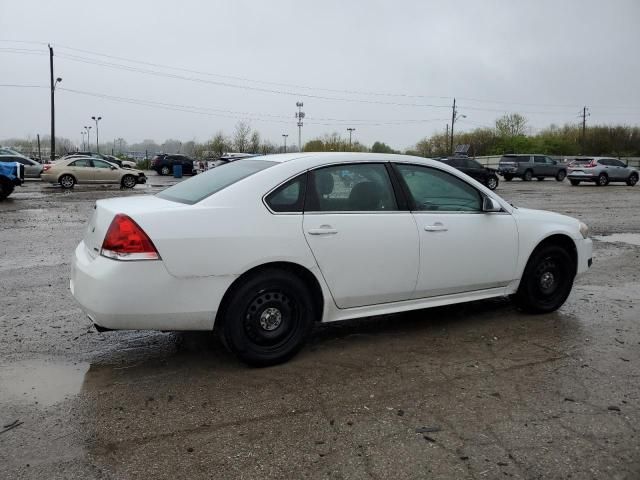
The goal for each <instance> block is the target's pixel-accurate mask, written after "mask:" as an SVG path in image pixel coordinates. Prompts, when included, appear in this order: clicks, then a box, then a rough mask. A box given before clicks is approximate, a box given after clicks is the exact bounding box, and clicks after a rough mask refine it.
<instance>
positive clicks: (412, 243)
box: [303, 163, 419, 308]
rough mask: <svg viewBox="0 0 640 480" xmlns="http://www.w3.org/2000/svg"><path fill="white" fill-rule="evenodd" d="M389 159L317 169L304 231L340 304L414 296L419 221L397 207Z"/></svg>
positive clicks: (307, 202) (312, 175)
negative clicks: (388, 163) (379, 161)
mask: <svg viewBox="0 0 640 480" xmlns="http://www.w3.org/2000/svg"><path fill="white" fill-rule="evenodd" d="M387 168H388V167H387V166H386V164H384V163H356V164H341V165H334V166H328V167H323V168H320V169H317V170H313V171H311V172H310V174H309V183H308V189H307V195H306V200H305V209H304V210H305V211H304V221H303V229H304V235H305V238H306V240H307V243H308V244H309V247H310V248H311V251H312V252H313V255H314V257H315V259H316V262H317V264H318V267H319V268H320V271H321V272H322V275H323V277H324V279H325V281H326V283H327V285H328V287H329V290H330V291H331V294H332V296H333V299H334V301H335V303H336V305H337V306H338V308H352V307H359V306H364V305H374V304H379V303H386V302H397V301H402V300H408V299H410V298H411V297H412V295H413V291H414V288H415V285H416V280H417V276H418V258H419V252H418V249H419V240H418V233H417V230H416V225H415V220H414V219H413V216H412V215H411V213H410V212H409V211H406V210H404V211H402V210H400V209H399V207H398V201H397V197H396V193H395V192H394V189H393V187H392V184H391V181H390V177H389V173H388V170H387Z"/></svg>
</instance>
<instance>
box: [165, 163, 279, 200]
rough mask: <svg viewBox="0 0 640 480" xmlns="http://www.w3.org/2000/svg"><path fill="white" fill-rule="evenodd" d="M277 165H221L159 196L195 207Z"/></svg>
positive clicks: (168, 189) (170, 188)
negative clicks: (212, 196) (200, 202)
mask: <svg viewBox="0 0 640 480" xmlns="http://www.w3.org/2000/svg"><path fill="white" fill-rule="evenodd" d="M275 164H276V162H269V161H265V160H243V161H242V162H232V163H228V164H226V165H220V166H219V167H216V168H214V169H211V170H209V171H207V172H206V173H202V174H200V175H196V176H195V177H191V178H190V179H188V180H185V181H183V182H180V183H178V184H176V185H174V186H172V187H169V188H167V189H166V190H163V191H162V192H160V193H158V194H157V196H158V197H160V198H164V199H165V200H171V201H173V202H179V203H186V204H188V205H193V204H194V203H198V202H199V201H201V200H204V199H205V198H207V197H208V196H210V195H213V194H214V193H216V192H219V191H220V190H222V189H224V188H226V187H228V186H229V185H232V184H234V183H236V182H238V181H240V180H242V179H243V178H246V177H249V176H251V175H253V174H254V173H258V172H259V171H261V170H264V169H265V168H269V167H271V166H273V165H275Z"/></svg>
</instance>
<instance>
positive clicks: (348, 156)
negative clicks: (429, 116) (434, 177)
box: [249, 152, 442, 168]
mask: <svg viewBox="0 0 640 480" xmlns="http://www.w3.org/2000/svg"><path fill="white" fill-rule="evenodd" d="M249 160H252V161H256V162H260V161H265V162H276V163H282V164H284V163H292V164H298V163H304V164H306V165H309V166H310V167H311V168H313V167H315V166H320V165H325V164H331V163H351V162H358V163H360V162H362V163H366V162H400V163H422V164H425V165H433V166H437V165H441V164H442V162H440V161H439V160H433V159H431V158H424V157H414V156H412V155H401V154H395V153H368V152H299V153H278V154H273V155H260V156H257V157H251V158H250V159H249Z"/></svg>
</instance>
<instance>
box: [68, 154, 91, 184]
mask: <svg viewBox="0 0 640 480" xmlns="http://www.w3.org/2000/svg"><path fill="white" fill-rule="evenodd" d="M69 169H70V170H71V174H72V175H73V176H74V177H76V180H77V181H78V183H92V182H93V181H94V174H93V171H94V169H93V167H92V166H91V159H89V158H79V159H78V160H75V161H74V162H71V163H70V164H69Z"/></svg>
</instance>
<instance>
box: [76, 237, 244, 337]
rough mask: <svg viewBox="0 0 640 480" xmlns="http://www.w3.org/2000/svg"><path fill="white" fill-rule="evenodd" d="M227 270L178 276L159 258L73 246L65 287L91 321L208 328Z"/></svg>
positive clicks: (228, 278) (161, 327)
mask: <svg viewBox="0 0 640 480" xmlns="http://www.w3.org/2000/svg"><path fill="white" fill-rule="evenodd" d="M233 280H234V278H233V277H231V276H224V277H200V278H178V277H174V276H173V275H171V274H169V272H168V271H167V269H166V268H165V266H164V264H163V262H162V261H155V260H154V261H128V262H123V261H117V260H111V259H109V258H105V257H102V256H100V255H97V253H93V252H91V253H90V252H89V250H88V248H87V246H86V244H85V243H84V241H83V242H80V244H79V245H78V247H77V248H76V250H75V254H74V258H73V261H72V267H71V280H70V282H69V288H70V290H71V294H72V295H73V296H74V298H75V299H76V300H77V302H78V303H79V304H80V307H81V308H82V310H83V311H84V312H85V313H86V314H87V316H88V317H89V318H90V319H91V321H92V322H94V323H95V324H96V325H99V326H100V327H102V328H107V329H113V330H118V329H126V330H138V329H139V330H211V329H212V328H213V324H214V320H215V315H216V312H217V309H218V306H219V304H220V302H221V301H222V297H223V295H224V293H225V292H226V290H227V288H228V287H229V286H230V284H231V283H232V281H233Z"/></svg>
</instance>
